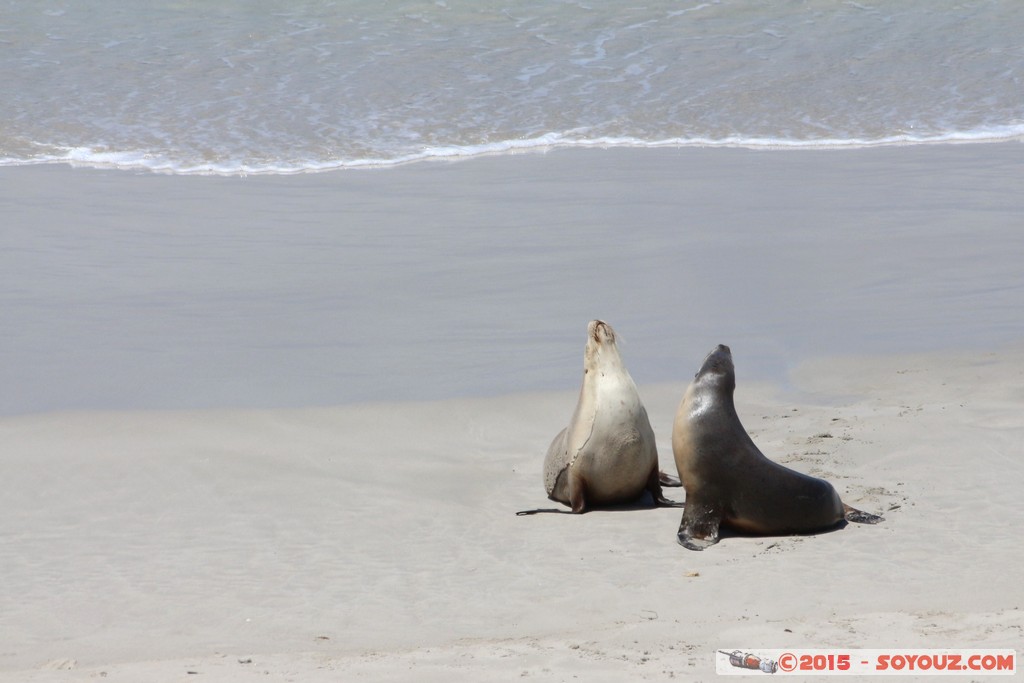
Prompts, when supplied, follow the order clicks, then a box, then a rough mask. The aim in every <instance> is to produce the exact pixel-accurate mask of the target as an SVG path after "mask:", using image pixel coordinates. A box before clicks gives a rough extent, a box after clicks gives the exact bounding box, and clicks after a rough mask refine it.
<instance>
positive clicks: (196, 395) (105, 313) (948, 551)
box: [0, 143, 1024, 683]
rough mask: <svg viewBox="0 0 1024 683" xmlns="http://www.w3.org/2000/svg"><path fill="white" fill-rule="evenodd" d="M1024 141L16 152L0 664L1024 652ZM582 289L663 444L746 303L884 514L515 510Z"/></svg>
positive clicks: (774, 393) (542, 662)
mask: <svg viewBox="0 0 1024 683" xmlns="http://www.w3.org/2000/svg"><path fill="white" fill-rule="evenodd" d="M1021 150H1022V147H1021V146H1020V144H1019V143H1006V144H987V145H980V144H979V145H944V146H919V147H892V148H881V149H868V150H845V151H841V152H829V151H820V152H818V151H801V152H778V151H759V152H754V151H750V150H738V149H737V150H731V149H717V150H701V149H686V150H672V149H663V150H660V149H659V150H623V149H619V150H573V151H562V152H552V153H550V154H528V155H521V156H509V157H500V158H499V157H490V158H481V159H474V160H471V161H465V162H461V163H450V164H449V163H438V164H418V165H412V166H407V167H400V168H393V169H386V170H380V171H366V172H362V171H361V172H356V173H349V172H344V173H331V174H321V175H302V176H294V177H282V176H276V177H266V178H264V177H250V178H204V177H174V176H160V175H154V174H149V175H144V174H133V173H127V172H112V171H111V172H107V171H97V170H83V169H71V168H66V167H49V166H47V167H22V168H4V169H0V199H2V202H3V206H4V209H3V211H4V214H5V216H9V217H10V219H9V220H8V222H7V225H6V226H5V227H4V228H3V229H2V232H0V234H2V246H3V249H2V251H0V285H2V287H0V290H2V292H3V294H2V295H0V296H2V297H3V298H2V310H3V317H4V324H3V327H4V330H5V335H4V336H5V339H4V340H3V341H0V359H2V361H3V362H2V373H3V377H2V380H3V386H4V387H5V388H4V390H3V393H2V405H0V414H2V415H3V417H0V538H2V539H3V542H2V544H0V566H2V567H3V578H4V580H3V582H2V585H0V634H2V637H0V681H11V682H12V683H13V682H15V681H18V682H33V683H34V682H44V681H87V680H88V681H92V680H99V679H101V678H102V679H103V680H107V681H112V682H114V681H124V682H126V683H127V682H129V681H131V682H137V681H197V680H206V681H209V680H215V681H229V682H239V683H240V682H243V681H255V680H260V681H268V680H279V681H309V682H314V683H315V682H317V681H337V680H368V681H404V680H418V681H451V680H467V681H468V680H510V679H521V680H538V681H571V680H577V679H583V678H586V679H588V680H592V681H621V680H625V679H627V678H628V679H634V680H652V681H662V680H670V679H682V680H709V679H712V678H715V677H716V674H715V669H714V652H715V651H716V650H721V649H734V648H746V649H756V648H815V649H821V648H835V647H846V648H887V647H922V648H1017V649H1018V652H1019V645H1020V643H1021V642H1022V641H1024V639H1022V628H1024V613H1022V612H1021V606H1022V602H1024V589H1022V587H1021V584H1020V580H1019V574H1020V572H1019V567H1020V566H1021V564H1022V562H1024V548H1022V545H1021V543H1019V540H1018V537H1017V531H1018V529H1019V528H1020V526H1021V522H1022V521H1024V512H1022V510H1021V506H1020V505H1019V503H1018V498H1019V488H1020V485H1021V483H1022V482H1024V459H1022V457H1021V452H1022V447H1024V409H1022V408H1024V389H1022V387H1024V346H1022V344H1024V319H1022V318H1021V316H1020V313H1019V312H1020V310H1021V304H1022V303H1024V274H1022V272H1024V271H1022V270H1021V269H1020V265H1019V263H1020V256H1021V254H1024V235H1022V233H1021V231H1020V229H1019V222H1020V216H1022V215H1024V212H1022V210H1024V193H1021V192H1020V189H1021V182H1020V179H1021V178H1024V173H1022V172H1024V164H1022V161H1021V159H1022V157H1021ZM481 226H486V228H487V229H486V230H482V229H480V228H481ZM593 317H602V318H605V319H607V320H608V321H610V322H612V323H613V324H614V325H615V326H616V328H617V330H618V331H619V332H620V333H621V334H622V336H623V337H624V339H625V342H624V344H623V346H622V351H623V356H624V359H625V362H626V364H627V366H628V367H629V368H630V371H631V372H632V374H633V376H634V377H635V378H636V379H637V382H638V384H639V387H640V391H641V394H642V397H643V399H644V402H645V404H646V406H647V410H648V412H649V414H650V416H651V422H652V425H653V427H654V430H655V433H656V435H657V439H658V446H659V453H660V458H661V463H662V466H663V468H665V469H667V470H668V471H670V472H671V471H674V469H675V468H674V464H673V461H672V453H671V445H670V434H671V427H672V417H673V414H674V412H675V409H676V406H677V404H678V402H679V399H680V397H681V396H682V392H683V390H684V388H685V386H686V382H687V380H688V378H689V377H691V376H692V374H693V372H695V371H696V369H697V367H698V366H699V364H700V360H701V358H702V357H703V355H704V354H705V353H706V352H707V351H708V350H710V349H711V348H712V347H713V346H714V344H717V343H728V344H730V346H731V347H732V350H733V353H734V356H735V359H736V365H737V375H738V388H737V393H736V399H737V407H738V409H739V413H740V416H741V419H742V420H743V423H744V425H745V426H746V428H747V429H748V431H749V432H750V433H751V435H752V436H753V439H754V441H755V442H756V443H757V444H758V445H759V446H760V447H761V449H762V450H763V451H764V452H765V453H766V454H767V455H768V456H769V457H771V458H773V459H775V460H777V461H779V462H782V463H784V464H786V465H787V466H789V467H792V468H795V469H798V470H800V471H803V472H807V473H809V474H813V475H815V476H820V477H823V478H826V479H828V480H829V481H831V482H832V483H833V484H834V485H835V487H836V489H837V490H838V492H839V493H840V495H841V496H842V497H843V499H844V501H846V502H848V503H850V504H853V505H855V506H857V507H859V508H862V509H864V510H867V511H870V512H874V513H879V514H882V515H883V516H884V517H885V521H884V522H883V523H881V524H880V525H877V526H860V525H852V524H851V525H849V526H846V527H845V528H842V529H837V530H834V531H831V532H827V533H820V534H814V535H809V536H800V537H778V538H776V537H773V538H758V537H744V536H738V535H734V536H730V537H728V538H725V539H723V540H722V541H721V542H720V543H719V544H717V545H716V546H714V547H712V548H710V549H708V550H706V551H704V552H702V553H695V552H691V551H687V550H685V549H684V548H682V547H680V546H679V545H678V544H677V543H676V540H675V531H676V527H677V526H678V523H679V515H680V512H679V511H678V510H673V509H655V508H650V507H647V506H646V505H644V504H639V505H635V506H628V507H627V508H625V509H616V510H609V511H595V512H591V513H588V514H586V515H582V516H575V515H557V514H546V515H535V516H529V517H518V516H516V515H515V512H516V511H518V510H523V509H529V508H536V507H549V506H553V505H554V504H553V503H550V502H549V501H547V500H546V498H545V496H544V491H543V487H542V485H541V463H542V460H543V455H544V452H545V450H546V448H547V446H548V443H549V442H550V440H551V438H552V437H553V436H554V434H555V433H556V432H557V431H558V430H559V429H561V428H562V427H563V426H565V424H566V422H567V420H568V418H569V416H570V414H571V413H572V409H573V406H574V405H575V401H576V393H577V391H578V387H579V380H580V375H581V369H582V352H583V344H584V341H585V336H584V335H585V329H586V323H587V321H588V320H589V319H590V318H593ZM670 495H673V496H674V497H681V496H682V492H681V490H678V489H677V490H672V491H671V492H670ZM982 679H983V677H981V676H978V677H976V680H982Z"/></svg>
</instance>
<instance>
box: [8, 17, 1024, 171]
mask: <svg viewBox="0 0 1024 683" xmlns="http://www.w3.org/2000/svg"><path fill="white" fill-rule="evenodd" d="M1021 35H1024V3H1021V2H1019V1H1018V0H973V1H972V0H900V2H868V1H865V2H853V1H848V2H840V1H837V0H778V1H771V2H768V1H764V2H754V1H751V0H719V1H715V2H701V1H697V0H685V1H682V2H673V1H667V0H652V1H650V2H642V3H641V2H637V3H622V2H610V1H604V0H593V1H591V2H583V1H576V0H562V1H556V0H543V1H540V0H523V1H519V0H517V1H516V2H509V1H508V0H498V1H496V0H437V1H414V0H409V1H393V2H386V1H381V2H357V1H354V0H337V1H333V2H332V1H326V0H293V1H291V2H287V3H285V2H270V1H266V0H263V1H259V0H209V1H201V2H193V1H188V0H147V1H146V2H133V3H125V2H112V1H110V0H75V1H73V2H72V1H69V0H40V1H36V0H32V1H27V0H2V1H0V73H3V74H4V76H3V97H2V98H0V122H2V123H0V164H4V165H20V164H35V163H48V162H69V163H73V164H76V165H84V166H95V167H115V168H136V169H151V170H154V171H164V172H173V173H182V174H188V173H195V174H213V173H217V174H252V173H298V172H306V171H323V170H333V169H344V168H353V167H362V166H367V165H371V166H380V165H392V164H400V163H403V162H408V161H414V160H419V159H428V158H437V157H442V158H443V157H452V156H472V155H479V154H488V153H503V152H514V151H519V150H523V149H529V148H550V147H558V146H616V145H623V146H686V145H733V146H754V147H762V146H772V147H774V146H798V147H801V146H813V147H820V146H824V147H829V146H864V145H879V144H896V143H916V142H944V141H976V140H993V139H1014V138H1020V137H1022V136H1024V97H1022V93H1024V43H1022V42H1021V40H1020V36H1021Z"/></svg>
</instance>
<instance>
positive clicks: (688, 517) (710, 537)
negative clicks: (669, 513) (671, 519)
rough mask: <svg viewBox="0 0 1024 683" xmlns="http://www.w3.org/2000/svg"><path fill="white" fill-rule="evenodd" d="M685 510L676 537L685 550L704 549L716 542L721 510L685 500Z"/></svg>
mask: <svg viewBox="0 0 1024 683" xmlns="http://www.w3.org/2000/svg"><path fill="white" fill-rule="evenodd" d="M686 502H687V505H686V511H685V512H683V519H682V521H681V522H680V523H679V532H678V533H677V534H676V538H677V539H678V541H679V545H681V546H683V547H684V548H686V549H687V550H704V549H705V548H707V547H709V546H713V545H714V544H716V543H718V526H719V524H720V523H721V521H722V512H721V510H719V509H718V508H717V507H715V506H712V505H706V504H697V503H691V502H690V501H689V500H687V501H686Z"/></svg>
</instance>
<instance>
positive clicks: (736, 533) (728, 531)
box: [718, 519, 850, 541]
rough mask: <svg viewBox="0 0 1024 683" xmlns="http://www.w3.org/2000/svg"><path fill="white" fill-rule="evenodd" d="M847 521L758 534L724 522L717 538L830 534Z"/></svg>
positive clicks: (761, 537)
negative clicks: (797, 529)
mask: <svg viewBox="0 0 1024 683" xmlns="http://www.w3.org/2000/svg"><path fill="white" fill-rule="evenodd" d="M849 524H850V523H849V522H848V521H846V520H845V519H841V520H839V521H838V522H836V523H835V524H833V525H832V526H828V527H825V528H823V529H812V530H805V531H791V532H788V533H787V532H783V533H766V534H758V533H755V532H753V531H743V530H742V529H734V528H732V527H730V526H725V525H724V524H723V525H722V526H721V527H719V530H718V540H719V541H723V540H725V539H728V538H759V539H777V540H779V541H781V540H783V539H787V538H807V537H810V536H820V535H822V534H831V533H833V532H836V531H840V530H841V529H845V528H846V527H847V526H849Z"/></svg>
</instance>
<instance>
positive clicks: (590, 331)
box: [583, 320, 622, 372]
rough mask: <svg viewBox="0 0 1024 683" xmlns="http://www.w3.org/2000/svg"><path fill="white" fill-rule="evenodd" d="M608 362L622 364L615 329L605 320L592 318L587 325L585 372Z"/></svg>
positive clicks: (584, 358)
mask: <svg viewBox="0 0 1024 683" xmlns="http://www.w3.org/2000/svg"><path fill="white" fill-rule="evenodd" d="M607 363H612V364H614V365H621V364H622V360H621V358H620V357H619V348H618V347H617V346H616V345H615V330H613V329H612V326H611V325H609V324H608V323H606V322H605V321H603V320H591V321H590V324H589V325H587V348H586V351H584V354H583V368H584V372H589V371H590V370H593V369H596V368H598V367H601V366H603V365H605V364H607Z"/></svg>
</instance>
